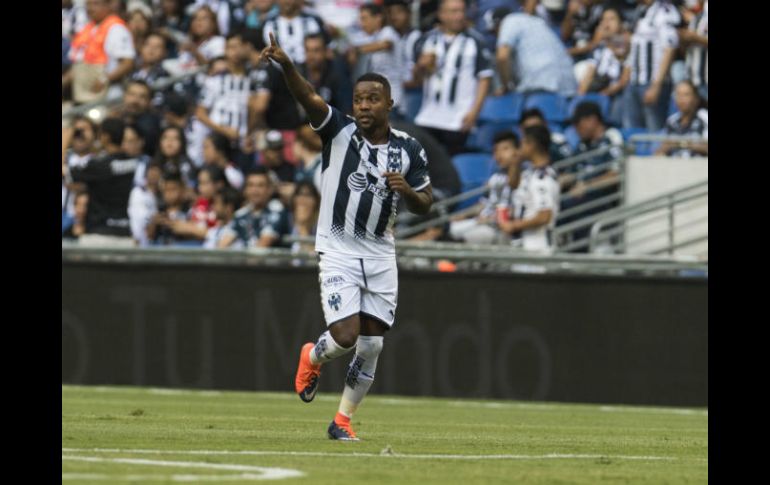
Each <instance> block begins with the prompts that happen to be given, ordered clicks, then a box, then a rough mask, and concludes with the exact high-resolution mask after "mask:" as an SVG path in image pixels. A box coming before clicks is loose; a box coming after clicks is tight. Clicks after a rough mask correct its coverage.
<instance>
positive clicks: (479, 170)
mask: <svg viewBox="0 0 770 485" xmlns="http://www.w3.org/2000/svg"><path fill="white" fill-rule="evenodd" d="M452 165H454V167H455V170H457V175H458V176H459V177H460V190H461V191H462V192H467V191H469V190H472V189H475V188H478V187H481V186H482V185H484V184H485V183H487V181H488V180H489V176H490V175H492V173H494V171H495V170H496V168H497V164H496V163H495V159H494V158H492V156H491V155H489V154H486V153H461V154H460V155H455V156H454V157H452ZM479 198H480V196H476V197H473V198H470V199H466V200H464V201H462V202H461V203H459V204H458V206H457V208H458V209H464V208H466V207H470V206H472V205H473V204H475V203H476V202H477V201H478V200H479Z"/></svg>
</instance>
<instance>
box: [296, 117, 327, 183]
mask: <svg viewBox="0 0 770 485" xmlns="http://www.w3.org/2000/svg"><path fill="white" fill-rule="evenodd" d="M322 148H323V145H322V143H321V137H320V136H318V134H317V133H316V132H315V131H314V130H313V129H312V128H310V125H302V126H300V127H299V129H297V138H296V139H295V140H294V156H295V157H296V159H297V160H298V161H299V166H298V167H297V172H296V173H295V176H294V180H295V181H296V182H298V183H299V182H304V181H307V180H309V181H311V182H312V183H313V185H314V186H315V188H316V190H318V191H319V192H320V191H321V173H322V170H321V168H322V165H321V163H322V160H321V158H322V157H321V149H322Z"/></svg>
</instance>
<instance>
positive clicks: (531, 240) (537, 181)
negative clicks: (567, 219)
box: [513, 166, 560, 251]
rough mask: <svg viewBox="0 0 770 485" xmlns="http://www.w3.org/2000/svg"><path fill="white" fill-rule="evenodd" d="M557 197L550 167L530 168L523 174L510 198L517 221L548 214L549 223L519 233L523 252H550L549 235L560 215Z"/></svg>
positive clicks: (558, 190) (554, 176) (555, 178)
mask: <svg viewBox="0 0 770 485" xmlns="http://www.w3.org/2000/svg"><path fill="white" fill-rule="evenodd" d="M559 193H560V189H559V182H558V181H557V176H556V171H555V170H554V169H553V168H552V167H550V166H546V167H542V168H536V167H531V168H526V169H524V171H523V172H522V174H521V180H520V182H519V187H518V189H517V190H515V191H514V196H513V198H514V210H515V212H516V214H515V216H516V219H531V218H533V217H535V216H536V215H537V213H538V212H540V211H541V210H549V209H550V210H551V221H550V222H549V223H548V224H546V225H543V226H540V227H536V228H534V229H527V230H524V231H522V232H521V239H522V243H523V246H524V249H525V250H527V251H549V250H551V249H552V247H553V243H552V241H551V239H552V237H551V232H552V231H553V228H554V227H555V226H556V216H557V215H558V213H559Z"/></svg>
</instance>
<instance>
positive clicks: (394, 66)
mask: <svg viewBox="0 0 770 485" xmlns="http://www.w3.org/2000/svg"><path fill="white" fill-rule="evenodd" d="M384 41H390V42H391V44H392V45H393V46H392V47H391V48H390V49H389V50H387V51H377V52H371V53H369V54H360V55H359V56H358V63H357V64H356V68H355V70H354V73H353V79H357V78H358V77H359V76H361V75H363V74H365V73H367V72H376V73H377V74H382V75H383V76H385V77H386V78H387V79H388V82H390V97H391V98H393V105H394V106H399V103H400V101H401V98H403V93H404V88H403V86H402V83H403V78H404V73H405V72H406V70H405V67H404V64H401V63H399V59H398V54H399V52H398V50H397V46H398V44H399V41H400V37H399V35H398V32H396V31H395V29H393V27H391V26H386V27H384V28H382V29H380V30H378V31H377V32H375V33H373V34H367V33H366V32H364V31H358V32H356V33H354V34H351V36H350V44H351V45H353V46H354V47H359V46H362V45H367V44H372V43H374V42H384Z"/></svg>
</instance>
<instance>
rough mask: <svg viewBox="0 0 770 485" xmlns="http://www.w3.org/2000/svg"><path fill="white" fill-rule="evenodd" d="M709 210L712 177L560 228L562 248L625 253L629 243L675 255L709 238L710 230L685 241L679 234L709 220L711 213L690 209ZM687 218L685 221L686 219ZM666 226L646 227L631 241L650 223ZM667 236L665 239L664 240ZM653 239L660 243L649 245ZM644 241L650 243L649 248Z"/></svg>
mask: <svg viewBox="0 0 770 485" xmlns="http://www.w3.org/2000/svg"><path fill="white" fill-rule="evenodd" d="M692 210H699V211H701V212H703V211H707V210H708V180H704V181H701V182H698V183H696V184H692V185H689V186H686V187H683V188H680V189H677V190H673V191H670V192H667V193H665V194H662V195H659V196H656V197H653V198H650V199H647V200H644V201H642V202H639V203H636V204H631V205H626V206H623V207H618V208H616V209H611V210H609V211H605V212H602V213H599V214H595V215H592V216H589V217H586V218H583V219H581V220H577V221H574V222H571V223H569V224H565V225H563V226H561V227H557V228H556V230H555V234H554V236H555V238H556V241H558V242H562V243H561V244H560V245H559V246H558V251H560V252H565V251H574V250H578V249H585V248H587V249H588V250H589V251H592V252H593V251H596V250H598V249H599V248H600V247H601V248H602V249H603V250H605V251H611V252H614V253H625V252H628V251H629V246H630V245H633V246H635V252H641V253H644V254H660V253H668V254H673V253H674V250H675V249H679V248H682V247H686V246H690V245H693V244H696V243H698V242H703V241H708V229H706V231H705V233H703V232H700V233H697V234H696V235H695V236H692V237H689V238H687V239H685V240H679V239H677V238H676V233H677V232H681V231H682V230H683V229H687V228H693V227H697V226H698V225H701V224H704V223H706V224H707V223H708V215H706V216H702V215H700V216H699V215H697V214H696V215H695V216H692V215H690V216H689V217H688V216H687V213H688V211H692ZM682 219H684V220H682ZM652 224H655V225H658V226H660V225H661V224H662V225H664V228H655V227H653V229H652V230H651V231H650V230H646V231H645V234H644V235H643V236H638V237H636V238H635V239H633V241H629V239H628V235H629V233H630V232H632V231H634V230H636V229H639V228H640V227H644V226H649V225H652ZM586 228H589V232H588V235H587V236H586V237H584V238H581V239H578V240H569V239H568V238H565V237H564V235H566V234H574V233H575V231H577V230H579V229H586ZM662 237H664V238H665V239H664V240H663V241H662V242H661V241H660V239H661V238H662ZM651 241H658V243H659V244H658V246H653V247H652V248H651V247H650V246H649V244H650V242H651ZM642 243H645V244H647V247H645V246H644V245H643V244H642Z"/></svg>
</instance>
